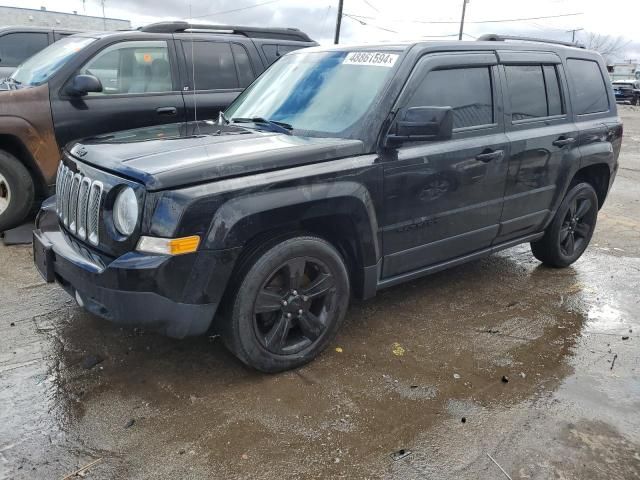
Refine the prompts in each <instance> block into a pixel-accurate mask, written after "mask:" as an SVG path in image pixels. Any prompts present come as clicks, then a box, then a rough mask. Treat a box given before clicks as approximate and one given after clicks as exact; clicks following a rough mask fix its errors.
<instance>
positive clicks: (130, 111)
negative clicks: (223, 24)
mask: <svg viewBox="0 0 640 480" xmlns="http://www.w3.org/2000/svg"><path fill="white" fill-rule="evenodd" d="M75 74H88V75H94V76H96V77H98V78H99V79H100V81H101V82H102V86H103V91H102V92H98V93H89V94H88V95H85V96H83V97H74V96H69V95H67V93H66V92H65V86H66V85H67V84H68V83H70V82H71V81H72V79H73V77H74V76H75ZM65 86H63V87H62V88H60V89H59V91H55V92H51V97H52V110H53V118H54V125H55V130H56V137H57V138H58V144H59V145H60V146H63V145H64V144H65V143H67V142H69V141H71V140H74V139H77V138H81V137H86V136H91V135H96V134H100V133H106V132H113V131H117V130H126V129H130V128H138V127H147V126H151V125H160V124H165V123H174V122H184V121H185V110H184V102H183V99H182V93H181V92H180V90H179V78H178V74H177V69H176V56H175V51H174V46H173V40H166V39H162V40H160V39H158V40H133V41H122V42H117V43H113V44H111V45H108V46H106V47H105V48H103V49H102V50H100V51H98V52H97V53H96V54H95V55H93V56H92V57H91V58H90V59H89V60H88V61H87V62H85V63H84V65H83V66H82V67H81V68H80V69H79V70H78V71H77V72H75V73H74V75H71V76H70V77H69V78H68V79H67V83H66V84H65Z"/></svg>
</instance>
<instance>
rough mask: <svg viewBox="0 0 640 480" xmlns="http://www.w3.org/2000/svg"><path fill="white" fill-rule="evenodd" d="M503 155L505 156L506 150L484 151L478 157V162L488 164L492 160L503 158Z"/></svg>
mask: <svg viewBox="0 0 640 480" xmlns="http://www.w3.org/2000/svg"><path fill="white" fill-rule="evenodd" d="M502 155H504V150H493V151H484V152H482V153H481V154H479V155H476V160H480V161H481V162H485V163H487V162H490V161H491V160H495V159H496V158H502Z"/></svg>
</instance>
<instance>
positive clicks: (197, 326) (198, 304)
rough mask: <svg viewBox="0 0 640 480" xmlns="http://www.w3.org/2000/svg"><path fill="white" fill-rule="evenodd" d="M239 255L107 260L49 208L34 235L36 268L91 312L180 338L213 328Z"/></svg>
mask: <svg viewBox="0 0 640 480" xmlns="http://www.w3.org/2000/svg"><path fill="white" fill-rule="evenodd" d="M238 253H239V249H230V250H216V251H212V250H201V251H198V252H195V253H192V254H187V255H180V256H169V255H149V254H144V253H138V252H129V253H126V254H125V255H122V256H121V257H119V258H106V257H104V256H103V255H101V254H100V253H99V252H96V251H94V250H92V249H89V248H88V247H87V246H85V245H83V244H81V243H80V242H78V241H77V240H75V239H74V238H73V237H71V236H70V235H69V234H68V233H67V232H66V231H65V230H64V229H63V228H62V227H60V225H59V222H58V217H57V215H56V213H55V203H54V201H52V200H49V201H47V202H45V204H44V205H43V207H42V210H41V211H40V213H39V214H38V218H37V220H36V229H35V230H34V232H33V257H34V263H35V264H36V266H37V268H38V270H39V271H40V273H41V274H42V276H43V277H44V279H45V280H46V281H47V282H54V281H55V282H57V283H58V284H59V285H60V286H62V288H64V289H65V290H66V291H67V292H68V293H69V294H70V295H71V296H72V297H74V298H75V299H76V301H77V302H78V304H80V305H81V306H82V307H84V308H85V309H86V310H88V311H89V312H91V313H93V314H95V315H97V316H100V317H102V318H105V319H107V320H110V321H112V322H114V323H116V324H118V325H122V326H129V327H142V328H146V329H149V330H154V331H158V332H160V333H162V334H164V335H167V336H170V337H176V338H183V337H186V336H192V335H199V334H203V333H205V332H206V331H207V330H208V329H209V328H210V326H211V323H212V321H213V318H214V316H215V313H216V310H217V309H218V305H219V304H220V301H221V299H222V295H223V293H224V289H225V287H226V285H227V282H228V279H229V277H230V275H231V272H232V270H233V265H234V264H235V260H236V258H237V255H238Z"/></svg>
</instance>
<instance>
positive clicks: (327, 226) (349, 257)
mask: <svg viewBox="0 0 640 480" xmlns="http://www.w3.org/2000/svg"><path fill="white" fill-rule="evenodd" d="M296 234H300V235H304V234H312V235H315V236H318V237H320V238H323V239H325V240H326V241H328V242H329V243H331V244H332V245H333V246H334V247H335V248H336V249H337V250H338V251H339V252H340V254H341V255H342V256H343V257H344V259H345V262H346V264H347V268H348V270H349V273H350V278H351V283H352V289H353V291H354V294H355V295H356V296H357V297H361V298H365V297H368V296H371V295H372V294H373V292H375V286H372V283H373V281H374V280H376V278H375V276H372V274H371V272H372V271H375V268H376V266H377V263H378V260H379V258H380V247H379V239H378V224H377V218H376V214H375V210H374V208H373V203H372V201H371V198H370V196H369V193H368V191H367V189H366V188H365V187H364V186H363V185H362V184H359V183H356V182H334V183H331V184H314V185H309V186H304V187H300V186H297V187H292V188H284V189H278V190H274V191H267V192H260V193H256V194H254V195H249V196H242V197H237V198H234V199H231V200H229V201H228V202H226V203H225V204H223V205H222V206H221V207H220V208H219V209H218V210H217V212H216V214H215V216H214V218H213V221H212V222H211V226H210V228H209V231H208V233H207V235H206V238H205V242H204V243H205V245H204V246H205V248H210V249H228V248H235V247H238V246H242V247H243V250H242V252H243V253H242V254H241V259H239V261H238V264H239V265H240V264H241V263H242V257H245V256H246V255H251V254H253V252H254V251H255V250H256V248H259V246H260V245H262V244H264V243H266V242H271V241H275V240H278V239H280V238H283V239H284V238H286V237H290V236H292V235H296ZM240 268H242V267H240ZM372 288H373V292H372Z"/></svg>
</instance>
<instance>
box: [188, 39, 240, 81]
mask: <svg viewBox="0 0 640 480" xmlns="http://www.w3.org/2000/svg"><path fill="white" fill-rule="evenodd" d="M182 48H183V49H184V54H185V57H186V58H187V64H188V72H187V74H188V75H189V78H190V79H191V82H192V85H193V88H194V89H196V90H225V89H233V88H238V86H239V83H238V74H237V73H236V66H235V62H234V61H233V54H232V53H231V45H229V43H227V42H199V41H197V42H182ZM194 74H195V78H194Z"/></svg>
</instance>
